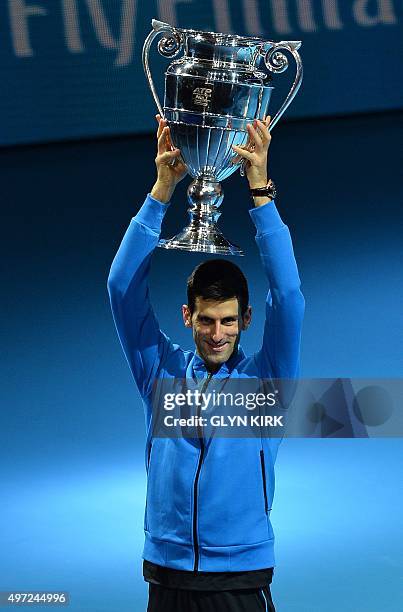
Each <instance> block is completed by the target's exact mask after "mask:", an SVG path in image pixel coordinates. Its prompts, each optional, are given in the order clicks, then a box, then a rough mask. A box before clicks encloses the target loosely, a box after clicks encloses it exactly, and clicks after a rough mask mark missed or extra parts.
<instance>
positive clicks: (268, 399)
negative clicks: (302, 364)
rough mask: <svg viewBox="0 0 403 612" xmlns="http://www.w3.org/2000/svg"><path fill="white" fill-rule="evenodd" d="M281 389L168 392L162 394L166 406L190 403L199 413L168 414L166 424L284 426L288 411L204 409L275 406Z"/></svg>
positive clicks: (251, 408) (180, 406)
mask: <svg viewBox="0 0 403 612" xmlns="http://www.w3.org/2000/svg"><path fill="white" fill-rule="evenodd" d="M277 396H278V391H277V390H275V391H274V392H271V393H262V392H249V393H246V394H245V393H242V392H237V393H232V392H230V391H229V392H227V393H226V392H224V391H216V390H215V389H213V390H212V391H209V392H205V391H201V390H199V389H194V390H192V389H187V390H186V392H184V393H183V392H182V393H164V394H163V396H162V399H163V407H164V410H166V411H171V410H175V411H176V410H177V409H178V408H184V407H187V408H188V409H190V410H191V411H192V412H194V410H195V409H196V411H197V412H198V413H196V414H191V415H190V416H187V417H183V416H174V415H172V414H168V415H165V416H164V417H163V419H164V425H165V426H166V427H176V426H179V427H208V425H211V426H212V427H255V426H256V427H284V423H283V418H284V415H283V414H281V415H273V414H259V415H251V414H243V415H242V414H222V413H221V414H220V413H218V414H217V412H215V413H213V414H210V415H209V416H202V415H203V413H204V414H207V413H211V411H212V410H213V409H214V408H223V407H225V408H227V407H230V408H234V407H236V408H244V409H245V410H247V411H252V410H255V409H256V408H257V407H259V408H264V407H270V408H273V407H274V406H276V403H277V400H278V398H277Z"/></svg>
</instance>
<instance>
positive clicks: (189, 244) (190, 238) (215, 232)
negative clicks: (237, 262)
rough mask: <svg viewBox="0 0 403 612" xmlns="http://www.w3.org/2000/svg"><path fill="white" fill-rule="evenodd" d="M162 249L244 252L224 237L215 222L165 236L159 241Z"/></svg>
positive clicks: (226, 252) (225, 253) (218, 252)
mask: <svg viewBox="0 0 403 612" xmlns="http://www.w3.org/2000/svg"><path fill="white" fill-rule="evenodd" d="M157 246H159V247H161V248H162V249H178V250H181V251H191V252H196V253H215V254H217V255H237V256H240V257H242V256H243V255H244V252H243V251H242V249H241V248H240V247H239V246H237V245H236V244H232V242H230V241H229V240H227V239H226V238H224V236H223V234H222V233H221V232H220V230H219V229H218V227H217V226H216V225H215V224H214V225H211V226H209V229H208V232H206V229H205V228H199V229H193V228H192V227H188V228H185V229H184V230H183V231H182V232H180V234H177V235H176V236H174V237H173V238H164V239H161V240H160V241H159V242H158V245H157Z"/></svg>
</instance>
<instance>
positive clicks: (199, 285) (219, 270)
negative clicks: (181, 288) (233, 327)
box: [187, 259, 249, 316]
mask: <svg viewBox="0 0 403 612" xmlns="http://www.w3.org/2000/svg"><path fill="white" fill-rule="evenodd" d="M187 297H188V306H189V309H190V312H191V314H193V312H194V308H195V303H196V298H197V297H201V298H203V299H204V300H217V301H223V300H228V299H230V298H234V297H235V298H238V303H239V305H240V309H241V316H243V315H244V314H245V312H246V310H247V308H248V305H249V290H248V282H247V280H246V278H245V275H244V273H243V272H242V270H241V269H240V268H238V266H237V265H236V264H234V263H232V262H231V261H228V260H227V259H209V260H208V261H204V262H203V263H201V264H199V265H198V266H196V268H195V269H194V270H193V272H192V274H191V275H190V276H189V278H188V282H187Z"/></svg>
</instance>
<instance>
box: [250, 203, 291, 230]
mask: <svg viewBox="0 0 403 612" xmlns="http://www.w3.org/2000/svg"><path fill="white" fill-rule="evenodd" d="M249 214H250V218H251V219H252V221H253V223H254V224H255V226H256V230H257V235H260V234H272V233H273V232H276V231H277V230H279V229H281V228H282V227H285V223H283V221H282V219H281V217H280V213H279V212H278V210H277V208H276V205H275V203H274V200H271V202H266V204H262V206H255V208H251V209H250V210H249Z"/></svg>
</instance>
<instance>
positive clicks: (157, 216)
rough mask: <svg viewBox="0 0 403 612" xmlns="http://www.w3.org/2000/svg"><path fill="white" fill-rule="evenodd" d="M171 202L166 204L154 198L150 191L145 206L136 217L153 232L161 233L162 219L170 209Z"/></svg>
mask: <svg viewBox="0 0 403 612" xmlns="http://www.w3.org/2000/svg"><path fill="white" fill-rule="evenodd" d="M169 204H170V202H167V203H166V204H164V203H163V202H160V201H159V200H156V199H155V198H153V197H152V196H151V195H150V194H149V193H148V194H147V197H146V199H145V201H144V204H143V206H142V207H141V208H140V210H139V211H138V213H137V215H136V216H135V217H134V219H135V220H136V221H138V223H141V224H142V225H145V226H146V227H148V228H149V229H150V230H152V231H153V232H156V233H157V234H159V233H160V232H161V224H162V220H163V218H164V216H165V213H166V211H167V210H168V206H169Z"/></svg>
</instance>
